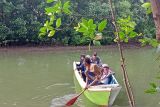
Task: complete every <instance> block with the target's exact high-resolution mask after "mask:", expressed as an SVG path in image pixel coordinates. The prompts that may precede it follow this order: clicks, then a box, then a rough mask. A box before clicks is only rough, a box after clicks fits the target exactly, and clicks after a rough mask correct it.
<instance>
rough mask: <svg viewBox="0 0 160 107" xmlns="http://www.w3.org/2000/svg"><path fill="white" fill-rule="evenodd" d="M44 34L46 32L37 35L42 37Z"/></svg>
mask: <svg viewBox="0 0 160 107" xmlns="http://www.w3.org/2000/svg"><path fill="white" fill-rule="evenodd" d="M45 35H46V33H39V35H38V36H39V37H44V36H45Z"/></svg>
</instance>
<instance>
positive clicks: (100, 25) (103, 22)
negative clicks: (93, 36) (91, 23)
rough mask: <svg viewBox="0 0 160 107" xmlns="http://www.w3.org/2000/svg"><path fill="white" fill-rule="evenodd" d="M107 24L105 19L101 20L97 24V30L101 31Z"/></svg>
mask: <svg viewBox="0 0 160 107" xmlns="http://www.w3.org/2000/svg"><path fill="white" fill-rule="evenodd" d="M106 25H107V20H103V21H102V22H101V23H99V24H98V31H99V32H102V31H103V29H104V28H105V27H106Z"/></svg>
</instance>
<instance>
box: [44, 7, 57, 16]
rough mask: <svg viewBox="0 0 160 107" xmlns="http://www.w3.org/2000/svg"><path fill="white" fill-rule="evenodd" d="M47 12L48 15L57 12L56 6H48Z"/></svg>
mask: <svg viewBox="0 0 160 107" xmlns="http://www.w3.org/2000/svg"><path fill="white" fill-rule="evenodd" d="M45 12H46V14H47V15H50V14H51V13H54V12H55V8H54V7H47V8H45Z"/></svg>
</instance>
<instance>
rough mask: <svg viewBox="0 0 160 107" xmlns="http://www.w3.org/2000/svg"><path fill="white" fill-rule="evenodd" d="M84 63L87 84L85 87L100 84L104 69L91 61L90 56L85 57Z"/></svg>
mask: <svg viewBox="0 0 160 107" xmlns="http://www.w3.org/2000/svg"><path fill="white" fill-rule="evenodd" d="M84 63H85V68H86V70H85V75H86V84H87V85H86V87H85V88H88V87H89V86H91V85H98V83H99V81H100V78H101V75H102V69H101V68H100V67H98V66H97V64H93V63H91V60H90V58H88V57H86V58H85V60H84Z"/></svg>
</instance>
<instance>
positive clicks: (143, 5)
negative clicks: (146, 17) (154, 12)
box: [141, 2, 151, 8]
mask: <svg viewBox="0 0 160 107" xmlns="http://www.w3.org/2000/svg"><path fill="white" fill-rule="evenodd" d="M141 6H142V7H144V8H149V7H151V3H149V2H146V3H144V4H142V5H141Z"/></svg>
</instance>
